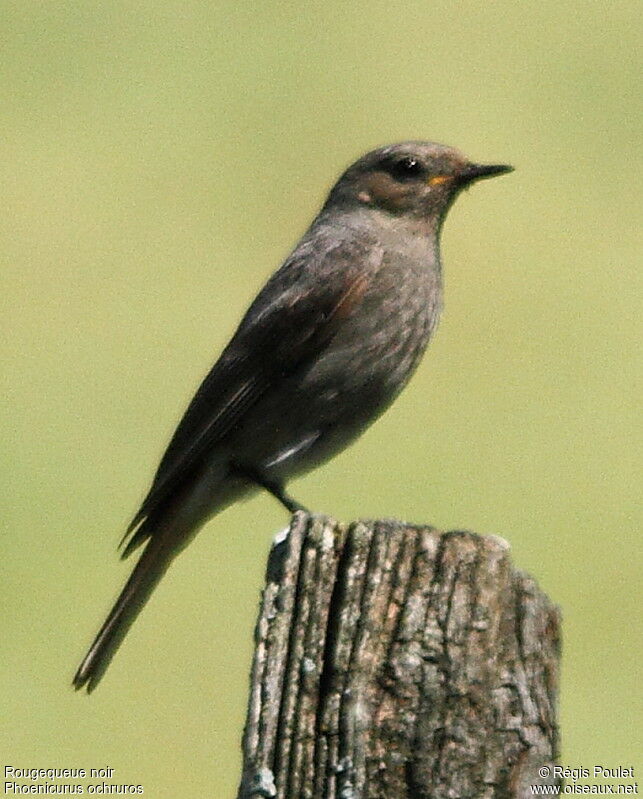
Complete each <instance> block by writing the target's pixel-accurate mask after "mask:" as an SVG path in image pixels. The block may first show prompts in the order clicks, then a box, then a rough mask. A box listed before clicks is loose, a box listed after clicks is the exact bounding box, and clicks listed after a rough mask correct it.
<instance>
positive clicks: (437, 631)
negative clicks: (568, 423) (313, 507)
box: [238, 513, 560, 799]
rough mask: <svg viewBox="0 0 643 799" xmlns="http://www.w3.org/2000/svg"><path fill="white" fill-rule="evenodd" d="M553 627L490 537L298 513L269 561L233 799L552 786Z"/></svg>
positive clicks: (516, 792) (413, 798)
mask: <svg viewBox="0 0 643 799" xmlns="http://www.w3.org/2000/svg"><path fill="white" fill-rule="evenodd" d="M559 623H560V619H559V613H558V610H557V608H556V607H554V606H553V605H552V604H551V603H550V601H549V600H548V599H547V597H546V596H545V595H544V594H543V593H542V592H541V591H540V590H539V589H538V587H537V586H536V584H535V582H534V580H533V579H532V578H531V577H529V576H528V575H526V574H524V573H522V572H519V571H516V570H515V569H514V568H513V566H512V565H511V562H510V558H509V547H508V545H507V543H506V542H504V541H502V540H501V539H499V538H495V537H493V536H479V535H476V534H474V533H468V532H449V533H444V532H440V531H438V530H434V529H432V528H430V527H417V526H413V525H408V524H402V523H400V522H396V521H389V520H386V521H375V522H370V521H369V522H355V523H353V524H350V525H346V524H342V523H339V522H336V521H334V520H332V519H329V518H326V517H322V516H312V517H311V516H307V515H306V514H304V513H297V514H295V516H293V519H292V522H291V525H290V529H289V530H288V531H287V534H286V533H284V534H283V535H282V536H280V537H278V538H277V540H276V541H275V544H274V545H273V548H272V551H271V553H270V557H269V562H268V568H267V576H266V587H265V588H264V592H263V601H262V605H261V610H260V614H259V619H258V623H257V628H256V633H255V637H256V649H255V654H254V661H253V665H252V673H251V685H250V699H249V704H248V716H247V721H246V727H245V733H244V738H243V775H242V780H241V786H240V788H239V793H238V799H257V797H279V799H306V798H308V797H309V798H310V799H322V798H323V799H375V797H377V799H447V797H458V799H466V798H467V797H471V799H474V797H475V799H480V798H483V799H492V797H494V798H497V799H500V798H502V799H504V798H505V797H531V796H532V795H533V793H532V791H531V788H530V786H532V785H536V784H537V785H543V784H557V783H556V781H555V780H554V779H553V777H552V776H550V775H551V770H552V767H553V764H554V763H555V762H556V757H557V750H558V728H557V723H556V699H557V690H558V661H559V655H560V643H559V642H560V637H559ZM548 770H549V772H548Z"/></svg>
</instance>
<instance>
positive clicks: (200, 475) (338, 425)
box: [74, 142, 511, 691]
mask: <svg viewBox="0 0 643 799" xmlns="http://www.w3.org/2000/svg"><path fill="white" fill-rule="evenodd" d="M510 170H511V167H509V166H504V165H495V166H482V165H479V164H475V163H472V162H471V161H469V160H467V159H466V158H465V157H464V156H463V155H462V154H461V153H459V152H458V151H457V150H454V149H452V148H451V147H445V146H442V145H439V144H432V143H429V142H404V143H401V144H393V145H390V146H388V147H382V148H380V149H377V150H373V151H372V152H370V153H367V154H366V155H365V156H363V157H362V158H360V159H359V160H358V161H356V162H355V163H354V164H353V165H352V166H351V167H349V168H348V169H347V170H346V171H345V172H344V174H343V175H342V176H341V177H340V178H339V180H338V181H337V183H336V184H335V186H334V188H333V189H332V191H331V192H330V195H329V196H328V199H327V200H326V203H325V205H324V206H323V208H322V209H321V211H320V212H319V214H318V215H317V217H316V218H315V220H314V221H313V223H312V225H311V226H310V228H309V230H308V231H307V233H306V234H305V235H304V236H303V238H302V239H301V241H300V242H299V244H298V245H297V247H296V248H295V250H294V251H293V253H292V254H291V255H290V256H289V257H288V258H287V259H286V261H285V263H284V264H283V266H282V267H281V268H280V269H279V270H278V271H277V272H275V274H274V275H273V276H272V277H271V278H270V279H269V280H268V282H267V283H266V285H265V286H264V287H263V289H262V290H261V291H260V292H259V295H258V296H257V298H256V299H255V300H254V302H253V303H252V305H251V306H250V308H249V310H248V311H247V313H246V315H245V316H244V317H243V319H242V320H241V324H240V325H239V328H238V329H237V331H236V333H235V334H234V336H233V337H232V340H231V341H230V343H229V344H228V345H227V347H226V348H225V349H224V351H223V353H222V355H221V357H220V358H219V360H218V361H217V362H216V364H215V365H214V366H213V368H212V370H211V371H210V373H209V374H208V376H207V377H206V378H205V380H204V381H203V383H202V385H201V387H200V388H199V390H198V391H197V393H196V395H195V397H194V399H193V400H192V402H191V403H190V405H189V407H188V409H187V411H186V413H185V415H184V416H183V419H182V420H181V422H180V424H179V426H178V428H177V430H176V432H175V434H174V437H173V438H172V440H171V441H170V444H169V446H168V448H167V451H166V452H165V455H164V456H163V458H162V460H161V463H160V465H159V467H158V470H157V472H156V475H155V477H154V480H153V482H152V485H151V487H150V489H149V492H148V494H147V496H146V498H145V500H144V501H143V504H142V506H141V508H140V510H139V511H138V513H137V514H136V516H135V517H134V519H133V521H132V523H131V524H130V526H129V529H128V531H127V534H126V536H125V538H124V539H123V544H124V551H123V557H126V556H127V555H129V554H130V553H131V552H133V551H134V550H135V549H136V548H137V547H139V546H140V545H142V544H145V549H144V551H143V553H142V555H141V557H140V559H139V561H138V563H137V564H136V567H135V568H134V571H133V572H132V575H131V577H130V578H129V580H128V581H127V584H126V585H125V588H124V589H123V591H122V592H121V594H120V596H119V598H118V600H117V601H116V604H115V605H114V608H113V609H112V611H111V613H110V614H109V616H108V617H107V620H106V621H105V623H104V624H103V626H102V627H101V629H100V632H99V633H98V635H97V636H96V639H95V641H94V643H93V644H92V645H91V647H90V649H89V652H88V653H87V655H86V656H85V659H84V660H83V662H82V663H81V665H80V667H79V669H78V671H77V672H76V676H75V677H74V686H75V687H76V688H82V687H83V686H86V688H87V690H88V691H91V690H92V689H93V688H95V687H96V685H97V684H98V682H99V680H100V678H101V677H102V675H103V673H104V671H105V669H106V668H107V666H108V664H109V662H110V660H111V658H112V656H113V654H114V652H115V651H116V649H117V647H118V646H119V644H120V643H121V641H122V640H123V638H124V636H125V634H126V633H127V631H128V629H129V627H130V626H131V624H132V623H133V621H134V619H135V618H136V616H137V615H138V613H139V612H140V610H141V608H142V607H143V605H144V604H145V602H146V600H147V599H148V598H149V596H150V594H151V592H152V590H153V589H154V587H155V585H156V584H157V583H158V581H159V580H160V578H161V577H162V576H163V574H164V573H165V571H166V570H167V568H168V566H169V565H170V563H171V562H172V560H173V558H174V557H175V556H176V555H177V554H178V553H179V552H180V551H181V550H182V549H183V548H184V547H185V546H186V545H187V544H188V543H189V542H190V540H191V539H192V537H193V536H194V535H195V533H196V532H197V530H198V529H199V528H200V527H201V526H202V525H203V524H204V522H205V521H207V519H208V518H209V517H211V516H212V515H213V514H215V513H217V512H218V511H220V510H222V509H223V508H225V507H226V506H227V505H229V504H230V503H232V502H234V501H235V500H236V499H238V498H239V497H241V496H242V495H244V494H247V493H248V492H250V491H252V490H253V489H257V487H263V488H265V489H267V490H268V491H270V492H271V493H272V494H274V496H276V497H277V498H278V499H279V500H280V501H281V502H282V503H283V504H284V505H285V506H286V508H288V509H289V510H290V511H294V510H296V509H297V508H298V507H300V506H299V505H297V503H296V502H295V501H294V500H293V499H292V498H291V497H289V496H288V495H287V494H286V493H285V491H284V485H285V483H286V481H287V480H289V479H290V478H292V477H293V476H295V475H297V474H300V473H302V472H305V471H308V470H309V469H312V468H313V467H315V466H317V465H318V464H320V463H322V462H323V461H325V460H327V459H328V458H330V457H331V456H332V455H334V454H335V453H337V452H338V451H339V450H341V449H343V448H344V447H345V446H347V444H349V443H350V442H351V441H353V440H354V439H355V438H356V437H357V436H358V435H359V434H360V433H361V432H362V431H363V430H364V429H365V428H366V427H367V426H368V425H369V424H370V423H371V422H373V421H374V420H375V419H376V418H377V417H378V416H379V415H380V414H381V413H382V412H383V411H384V410H385V409H386V407H387V406H388V405H389V404H390V403H391V402H392V401H393V399H395V397H396V396H397V394H398V393H399V392H400V391H401V390H402V388H403V387H404V386H405V385H406V383H407V381H408V380H409V378H410V377H411V375H412V374H413V372H414V370H415V368H416V366H417V364H418V361H419V360H420V357H421V356H422V353H423V352H424V350H425V348H426V345H427V343H428V341H429V338H430V336H431V333H432V331H433V330H434V328H435V326H436V323H437V321H438V317H439V314H440V306H441V302H442V277H441V271H442V270H441V264H440V250H439V240H440V229H441V227H442V223H443V221H444V218H445V215H446V213H447V211H448V209H449V207H450V206H451V203H452V202H453V200H454V199H455V197H456V196H457V195H458V193H459V192H460V191H461V190H462V189H464V188H466V187H467V186H468V185H469V184H471V183H472V182H473V181H475V180H478V179H480V178H487V177H492V176H493V175H501V174H503V173H504V172H509V171H510Z"/></svg>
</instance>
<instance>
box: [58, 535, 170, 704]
mask: <svg viewBox="0 0 643 799" xmlns="http://www.w3.org/2000/svg"><path fill="white" fill-rule="evenodd" d="M170 533H174V535H171V534H170ZM181 543H183V542H181ZM182 548H183V547H182V546H178V547H177V540H176V529H173V530H168V529H166V530H158V531H157V532H156V533H155V535H154V536H152V538H150V540H149V541H148V543H147V546H146V547H145V550H144V551H143V554H142V555H141V557H140V558H139V560H138V563H137V564H136V566H135V567H134V571H133V572H132V574H131V576H130V578H129V580H128V581H127V583H126V584H125V587H124V588H123V590H122V591H121V593H120V596H119V597H118V599H117V600H116V604H115V605H114V607H113V608H112V610H111V612H110V614H109V616H108V617H107V619H106V620H105V623H104V624H103V626H102V627H101V628H100V631H99V633H98V635H97V636H96V638H95V639H94V643H93V644H92V645H91V646H90V648H89V651H88V652H87V654H86V655H85V657H84V658H83V661H82V663H81V664H80V666H79V667H78V671H77V672H76V675H75V676H74V680H73V685H74V687H75V688H76V690H78V689H80V688H86V689H87V692H88V693H91V692H92V691H93V690H94V688H96V686H97V685H98V683H99V681H100V679H101V677H102V676H103V674H104V673H105V670H106V669H107V667H108V666H109V663H110V661H111V659H112V657H113V656H114V654H115V652H116V650H117V649H118V647H119V646H120V644H121V643H122V641H123V639H124V638H125V636H126V634H127V632H128V630H129V628H130V627H131V626H132V624H133V623H134V621H135V619H136V617H137V616H138V614H139V613H140V612H141V610H142V609H143V606H144V605H145V603H146V602H147V600H148V599H149V598H150V595H151V594H152V591H153V590H154V588H155V587H156V585H157V583H158V582H159V580H160V579H161V577H163V575H164V574H165V572H166V571H167V569H168V566H169V565H170V563H171V562H172V560H173V558H174V556H175V555H176V554H177V553H178V552H179V551H180V549H182Z"/></svg>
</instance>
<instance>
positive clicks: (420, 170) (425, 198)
mask: <svg viewBox="0 0 643 799" xmlns="http://www.w3.org/2000/svg"><path fill="white" fill-rule="evenodd" d="M511 170H512V167H510V166H507V165H505V164H492V165H483V164H476V163H474V162H472V161H469V160H468V159H467V158H466V157H465V156H464V155H463V154H462V153H460V152H458V150H455V149H453V148H452V147H446V146H444V145H442V144H434V143H432V142H417V141H411V142H402V143H400V144H392V145H389V146H387V147H380V148H378V149H377V150H372V151H371V152H370V153H367V154H366V155H364V156H362V158H360V159H359V160H358V161H356V162H355V163H354V164H352V165H351V166H350V167H349V168H348V169H347V170H346V171H345V172H344V174H343V175H342V176H341V177H340V178H339V180H338V181H337V183H336V184H335V186H334V187H333V189H332V191H331V192H330V195H329V197H328V200H327V203H326V206H325V207H326V208H329V207H331V208H332V207H336V208H337V207H340V208H341V207H347V206H348V207H355V206H363V207H366V208H377V209H379V210H381V211H385V212H387V213H389V214H392V215H394V216H410V217H414V218H420V219H433V220H435V221H436V222H437V223H438V224H439V223H440V222H441V221H442V219H443V218H444V215H445V214H446V212H447V210H448V208H449V207H450V205H451V203H452V202H453V200H454V199H455V197H456V196H457V195H458V193H459V192H460V191H461V190H462V189H464V188H466V187H467V186H469V185H470V184H471V183H473V182H474V181H476V180H480V179H482V178H489V177H493V176H494V175H502V174H504V173H505V172H511Z"/></svg>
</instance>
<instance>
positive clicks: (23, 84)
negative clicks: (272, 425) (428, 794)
mask: <svg viewBox="0 0 643 799" xmlns="http://www.w3.org/2000/svg"><path fill="white" fill-rule="evenodd" d="M639 9H640V5H639V3H638V2H636V0H631V2H629V1H628V2H618V1H617V2H612V3H610V4H609V5H606V4H605V3H604V2H591V1H590V0H586V1H585V2H561V0H546V1H545V2H541V3H538V4H527V3H516V2H513V1H512V2H509V0H501V1H499V2H491V3H479V2H473V1H472V0H465V2H457V3H455V2H445V1H443V2H430V3H429V2H399V3H391V2H388V3H385V2H353V3H345V2H339V0H330V1H329V2H326V3H287V2H279V3H277V2H265V3H246V2H243V3H239V2H238V0H235V2H232V1H231V0H227V1H226V2H219V3H208V2H205V1H204V0H203V1H200V2H181V3H179V2H162V3H154V2H151V1H150V0H147V2H136V3H130V2H124V1H123V2H107V3H104V2H100V3H99V2H88V0H79V1H78V2H55V1H52V2H49V3H36V2H29V1H28V0H19V1H18V0H16V1H15V2H7V1H6V0H5V2H3V3H2V6H1V9H0V37H1V40H2V44H1V47H2V59H1V65H0V92H1V97H0V100H1V102H0V113H1V114H2V118H3V124H2V129H3V134H2V144H1V146H0V169H1V171H2V197H3V204H4V211H3V213H2V215H1V216H0V229H1V243H0V257H1V259H2V305H3V324H4V326H5V328H4V334H3V337H2V361H3V377H4V379H5V381H6V382H5V385H4V397H5V402H3V407H2V415H3V417H2V424H3V430H4V433H5V435H4V444H3V446H2V453H1V456H0V457H1V458H2V461H3V465H4V468H3V477H2V483H3V490H2V520H3V527H4V530H5V537H4V539H5V540H4V544H3V550H2V572H3V575H2V581H1V587H0V597H1V599H2V606H3V608H4V613H3V616H4V619H3V623H2V628H3V629H2V639H3V655H2V665H1V681H0V717H1V718H2V731H1V735H2V737H1V738H0V750H1V751H2V760H3V761H5V762H7V763H9V764H12V765H15V766H30V767H47V766H54V765H56V766H84V767H86V768H89V767H100V766H110V767H112V768H114V769H116V773H115V781H116V782H125V783H141V784H143V785H144V787H145V793H146V795H148V796H152V797H163V799H165V798H168V799H169V798H170V797H182V796H185V797H188V796H190V797H192V796H193V797H206V796H221V797H225V796H231V795H233V793H234V790H235V788H236V784H237V780H238V775H239V739H240V735H241V728H242V723H243V718H244V712H245V704H246V692H247V676H248V668H249V662H250V655H251V640H252V628H253V624H254V618H255V613H256V610H257V602H258V596H259V589H260V586H261V584H262V578H263V567H264V563H265V559H266V554H267V551H268V547H269V544H270V541H271V538H272V536H273V535H274V533H275V532H277V531H278V530H279V529H280V528H282V527H283V526H284V524H285V523H286V515H285V513H284V512H283V511H282V509H280V507H279V506H278V505H277V504H276V502H275V501H274V500H272V499H271V498H270V497H265V496H259V497H257V498H255V499H252V500H251V501H249V502H247V503H245V504H242V505H240V506H238V507H234V508H232V509H230V510H229V511H226V512H225V513H224V514H223V515H221V516H220V517H218V518H216V519H215V520H214V521H213V522H211V523H210V524H209V525H208V526H207V527H206V528H205V529H204V530H203V531H202V533H201V535H200V536H199V537H198V538H197V540H196V541H195V542H194V544H192V546H191V547H190V548H189V549H188V550H187V551H186V553H185V554H184V555H183V556H182V557H181V558H180V559H179V560H178V561H177V562H176V564H175V566H174V567H173V569H172V570H171V572H170V573H169V574H168V575H167V577H166V579H165V580H164V582H163V583H162V585H161V587H160V589H159V590H158V591H157V593H156V594H155V596H154V598H153V600H152V601H151V603H150V605H149V606H148V608H147V609H146V611H145V613H144V614H143V615H142V617H141V618H140V619H139V621H138V623H137V624H136V625H135V627H134V628H133V630H132V633H131V635H130V636H129V638H128V639H127V641H126V643H125V645H124V646H123V648H122V650H121V651H120V653H119V655H118V657H117V658H116V659H115V661H114V663H113V665H112V668H111V670H110V672H109V673H108V675H107V677H106V679H105V680H104V682H103V684H102V685H101V686H100V688H99V690H98V691H97V692H96V693H95V694H93V695H92V696H91V698H89V699H88V698H87V697H86V696H84V695H76V694H75V693H74V692H73V691H72V689H71V688H70V686H69V682H70V679H71V677H72V674H73V671H74V669H75V667H76V665H77V662H78V660H79V658H80V657H81V655H82V654H83V652H84V650H85V648H86V646H87V645H88V643H89V642H90V639H91V637H92V635H93V634H94V632H95V630H96V628H97V625H98V624H99V622H100V621H102V618H103V616H104V614H105V613H106V611H107V610H108V607H109V606H110V604H111V602H112V600H113V598H114V596H115V595H116V593H117V591H118V590H119V589H120V586H121V584H122V582H123V580H124V579H125V577H126V575H127V573H128V572H129V569H130V568H131V564H130V563H127V564H121V563H119V562H118V560H117V557H116V552H115V547H116V544H117V542H118V539H119V537H120V535H121V534H122V532H123V528H124V525H125V524H126V523H127V521H128V520H129V518H130V517H131V515H132V513H133V512H134V510H135V509H136V507H137V503H138V502H139V501H140V500H141V498H142V495H143V492H144V491H145V489H146V487H147V484H148V481H149V479H150V478H151V476H152V473H153V470H154V468H155V466H156V463H157V459H158V457H159V455H160V454H161V451H162V449H163V447H164V445H165V444H166V443H167V440H168V437H169V436H170V434H171V433H172V431H173V429H174V425H175V424H176V422H177V421H178V419H179V416H180V414H181V413H182V411H183V409H184V407H185V405H186V403H187V401H188V400H189V399H190V397H191V396H192V393H193V391H194V389H195V388H196V386H197V385H198V383H199V381H200V379H201V378H202V376H203V375H204V374H205V372H206V371H207V370H208V369H209V367H210V365H211V363H212V362H213V361H214V359H215V358H216V356H217V354H218V353H219V351H220V349H221V347H222V346H223V345H224V344H225V342H226V340H227V339H228V337H229V336H230V334H231V333H232V331H233V330H234V327H235V324H236V322H237V321H238V319H239V317H240V315H241V313H242V311H243V310H244V309H245V307H246V304H247V303H248V301H249V300H250V299H251V298H252V297H253V295H254V294H255V292H256V290H257V289H258V287H259V286H260V285H261V284H262V282H263V281H264V279H265V278H266V276H267V275H268V274H269V273H270V272H271V271H272V270H273V269H274V268H275V267H276V266H277V265H278V264H279V262H280V259H281V258H282V257H283V256H284V255H285V254H286V253H287V252H288V250H289V249H290V247H291V246H292V244H293V243H294V242H295V241H296V239H297V238H298V236H299V235H300V233H301V232H302V231H303V230H304V229H305V227H306V226H307V224H308V222H309V221H310V219H311V217H312V215H313V214H314V213H315V211H316V209H317V208H318V206H319V204H320V202H321V201H322V199H323V197H324V194H325V192H326V190H327V189H328V188H329V186H330V184H331V183H332V182H333V180H334V179H335V177H336V176H337V174H338V173H339V171H340V170H341V169H342V168H343V167H344V166H345V165H346V164H347V163H348V162H350V161H351V160H352V159H353V158H355V157H357V156H359V155H360V154H361V153H362V152H363V151H364V150H366V149H368V148H371V147H374V146H377V145H379V144H383V143H387V142H391V141H395V140H399V139H407V138H427V139H433V140H436V141H441V142H444V143H448V144H452V145H454V146H457V147H459V148H461V149H462V150H464V151H465V152H466V153H467V154H469V155H470V156H471V157H473V158H475V159H478V160H482V161H485V160H486V161H500V162H509V163H513V164H515V166H516V168H517V169H516V172H515V173H514V174H513V175H511V176H508V177H505V178H502V179H500V180H495V181H492V182H489V183H485V184H483V185H480V186H476V187H475V188H474V189H472V191H471V192H469V193H468V194H466V195H464V196H463V197H462V198H461V199H460V200H459V201H458V203H457V205H456V206H455V208H454V209H453V210H452V212H451V214H450V217H449V219H448V221H447V224H446V227H445V231H444V236H443V253H444V261H445V270H446V310H445V314H444V317H443V321H442V324H441V326H440V328H439V331H438V333H437V336H436V337H435V339H434V342H433V344H432V346H431V347H430V349H429V352H428V354H427V357H426V358H425V360H424V362H423V363H422V365H421V367H420V369H419V372H418V374H417V375H416V377H415V379H414V380H413V381H412V383H411V385H410V386H409V388H408V389H407V390H406V392H405V393H404V395H403V396H402V397H401V398H400V400H399V401H398V402H397V403H396V404H395V406H394V407H393V408H392V409H391V410H390V411H389V412H388V413H387V414H386V416H385V417H384V418H383V419H382V420H380V421H379V422H378V423H377V424H376V425H375V426H374V427H373V428H371V429H370V430H369V431H368V433H367V434H366V435H365V436H364V437H363V438H362V439H361V440H360V441H359V442H358V443H357V444H356V445H355V446H354V447H353V448H352V449H351V450H350V451H347V452H346V453H344V454H342V455H341V456H340V457H338V458H337V459H336V460H334V461H333V462H332V463H330V464H328V465H327V466H326V467H324V468H323V469H320V470H318V471H317V472H315V473H313V474H311V475H309V476H308V477H306V478H305V479H301V480H299V481H297V482H296V483H295V484H293V493H294V494H295V495H296V496H297V497H298V498H299V499H300V501H302V502H303V503H305V504H306V505H308V506H310V507H312V508H314V509H316V510H319V511H324V512H327V513H330V514H333V515H335V516H337V517H340V518H342V519H346V520H348V519H354V518H357V517H380V516H387V517H391V516H395V517H400V518H404V519H408V520H412V521H418V522H419V521H421V522H427V523H432V524H435V525H438V526H442V527H445V528H453V527H460V528H462V527H466V528H470V529H474V530H476V531H478V532H485V533H495V534H498V535H501V536H503V537H505V538H507V539H508V540H509V541H510V542H511V544H512V548H513V555H514V559H515V562H516V563H517V564H518V565H519V566H520V567H521V568H524V569H526V570H528V571H530V572H532V573H533V574H534V575H535V576H536V578H537V579H538V581H539V583H540V584H541V586H542V587H543V588H544V589H545V590H546V591H547V592H548V593H549V594H550V595H551V597H552V598H553V599H554V600H555V601H556V602H558V603H559V604H560V605H561V606H562V609H563V613H564V659H563V680H562V697H561V722H562V732H563V758H562V759H563V763H564V764H566V765H569V766H586V767H591V766H593V765H594V764H595V763H601V764H604V765H607V766H612V767H615V766H619V765H622V766H628V765H637V758H638V756H639V753H640V751H641V741H640V738H639V739H638V740H637V734H638V733H639V731H640V722H641V715H640V695H641V691H640V683H641V670H640V665H639V664H640V661H641V656H642V654H643V647H642V644H641V639H640V635H639V623H640V615H639V614H640V604H641V596H640V593H639V583H640V566H641V557H640V556H641V543H640V528H639V527H638V526H637V523H639V522H640V511H639V510H637V501H638V497H637V488H638V485H637V482H636V480H635V474H636V466H637V455H638V453H637V448H636V446H635V441H636V438H637V435H638V434H639V428H640V424H637V422H638V420H637V418H636V415H635V411H636V404H637V399H638V395H637V386H638V392H640V375H641V371H640V353H638V352H637V345H638V340H639V338H640V334H641V326H640V322H639V318H640V317H639V315H640V297H641V285H640V281H639V275H640V264H639V263H637V260H636V258H635V252H636V249H637V244H640V240H639V241H637V239H638V229H637V227H638V226H637V222H638V218H639V215H638V213H637V200H638V196H639V192H640V179H641V175H640V173H639V174H637V173H636V170H637V158H638V157H639V154H640V138H637V132H638V130H637V123H638V120H639V119H640V111H641V108H640V104H639V92H638V90H637V86H636V82H635V76H636V72H637V69H636V67H637V60H636V57H635V52H636V49H635V48H636V46H637V44H638V42H637V39H639V34H638V32H637V30H638V29H640V20H637V16H638V14H637V12H638V10H639ZM637 516H638V518H637ZM640 764H641V763H640V759H639V765H640Z"/></svg>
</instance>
